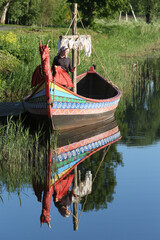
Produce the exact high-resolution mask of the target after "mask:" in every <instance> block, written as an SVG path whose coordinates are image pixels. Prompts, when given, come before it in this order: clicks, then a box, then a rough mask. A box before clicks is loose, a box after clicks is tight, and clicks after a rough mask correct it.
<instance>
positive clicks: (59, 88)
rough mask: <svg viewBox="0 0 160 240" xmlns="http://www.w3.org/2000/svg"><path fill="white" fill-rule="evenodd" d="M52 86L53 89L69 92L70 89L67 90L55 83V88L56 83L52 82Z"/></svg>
mask: <svg viewBox="0 0 160 240" xmlns="http://www.w3.org/2000/svg"><path fill="white" fill-rule="evenodd" d="M50 87H51V88H53V89H55V90H58V91H61V92H64V93H69V92H68V91H66V90H65V89H63V88H61V87H59V86H57V85H55V88H54V83H51V84H50ZM69 94H70V93H69Z"/></svg>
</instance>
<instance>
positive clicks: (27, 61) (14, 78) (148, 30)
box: [0, 21, 160, 101]
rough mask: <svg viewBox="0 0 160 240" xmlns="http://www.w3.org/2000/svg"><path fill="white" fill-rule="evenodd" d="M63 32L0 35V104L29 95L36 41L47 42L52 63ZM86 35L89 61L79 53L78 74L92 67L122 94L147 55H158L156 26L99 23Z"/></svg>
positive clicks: (35, 30) (159, 28)
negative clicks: (88, 44)
mask: <svg viewBox="0 0 160 240" xmlns="http://www.w3.org/2000/svg"><path fill="white" fill-rule="evenodd" d="M67 30H68V29H67V28H66V29H65V28H37V27H27V28H23V29H19V28H18V29H15V28H14V29H12V30H5V31H0V49H1V51H0V58H1V59H2V60H1V62H2V64H1V68H0V83H1V93H0V100H1V101H3V100H4V99H5V98H6V96H7V98H8V99H11V100H19V99H21V98H23V97H24V96H25V95H27V94H28V93H29V92H30V82H31V78H32V73H33V71H34V69H35V67H36V66H37V65H39V64H40V54H39V41H40V40H41V41H42V42H43V43H46V42H47V40H48V39H51V42H50V43H49V47H50V61H51V62H52V60H53V57H54V56H55V55H56V53H57V42H58V38H59V36H60V35H65V34H66V32H67ZM78 32H79V33H80V34H84V31H83V29H78ZM86 32H87V34H90V35H91V37H92V47H93V48H92V51H93V52H92V55H91V57H90V58H88V57H86V56H85V54H84V52H83V51H82V52H81V54H80V58H79V59H80V65H79V66H78V74H80V73H82V72H85V71H86V70H88V69H89V67H90V66H91V65H92V64H93V63H94V64H96V65H97V71H98V72H99V73H101V74H102V75H103V76H106V77H108V78H109V79H110V80H111V81H112V82H113V83H114V84H115V85H118V86H119V88H120V89H121V91H122V93H127V92H129V89H130V88H131V84H132V83H133V78H134V75H135V74H136V68H137V67H138V66H139V64H140V62H141V60H142V59H144V58H146V57H147V56H148V55H153V54H155V55H159V54H160V47H159V43H160V37H159V36H160V24H159V23H157V22H156V23H153V24H146V23H145V22H143V21H138V22H133V21H128V22H126V21H121V22H115V21H110V22H104V21H103V22H99V23H98V24H97V25H96V27H95V29H94V30H90V29H86ZM68 34H71V32H69V33H68ZM4 53H5V54H7V57H5V55H4ZM6 63H8V65H7V64H6ZM10 66H13V67H10ZM7 68H8V69H7ZM6 69H7V70H6ZM103 69H105V71H103ZM4 93H5V94H4Z"/></svg>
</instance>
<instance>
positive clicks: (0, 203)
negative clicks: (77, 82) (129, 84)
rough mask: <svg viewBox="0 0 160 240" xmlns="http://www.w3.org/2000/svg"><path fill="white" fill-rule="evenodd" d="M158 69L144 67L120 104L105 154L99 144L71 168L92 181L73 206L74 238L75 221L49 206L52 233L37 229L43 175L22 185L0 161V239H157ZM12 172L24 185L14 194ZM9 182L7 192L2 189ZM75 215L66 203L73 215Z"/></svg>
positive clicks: (153, 64)
mask: <svg viewBox="0 0 160 240" xmlns="http://www.w3.org/2000/svg"><path fill="white" fill-rule="evenodd" d="M159 64H160V59H156V60H155V59H148V60H146V61H145V63H143V64H142V66H141V68H140V72H141V74H139V75H137V79H136V81H137V84H136V87H135V88H134V90H133V95H132V96H130V97H129V98H128V99H126V100H124V99H123V98H122V100H121V101H122V102H123V103H125V108H124V106H123V104H120V106H119V108H118V111H117V113H116V121H117V124H118V126H117V124H116V123H114V126H110V127H109V128H107V129H103V130H102V132H106V134H108V132H109V133H110V134H111V136H110V137H109V138H108V137H107V139H106V141H110V142H108V143H107V144H106V145H107V146H108V147H106V148H103V146H105V143H103V146H102V142H103V140H102V142H98V143H97V144H99V145H98V146H96V149H97V150H99V151H96V153H95V154H90V156H89V158H86V159H85V161H83V162H82V163H81V164H79V165H78V167H77V169H78V170H80V172H81V181H82V182H83V180H84V179H85V174H86V172H90V173H91V174H92V182H93V185H92V192H91V193H89V194H87V197H86V196H84V197H81V201H80V202H79V203H78V210H77V211H78V218H79V223H78V226H77V228H78V230H77V231H74V223H73V222H74V220H75V218H74V216H73V215H72V214H71V215H70V217H63V216H61V214H60V213H59V211H58V209H57V207H56V206H55V203H54V202H53V198H52V199H51V201H50V202H49V203H47V204H48V206H50V215H51V221H50V224H51V229H50V228H49V227H48V225H47V224H46V223H44V224H43V226H42V227H40V215H41V213H42V209H43V207H44V205H43V207H42V201H43V199H44V195H45V189H46V188H45V187H46V182H47V181H46V178H47V177H48V174H49V170H48V169H47V170H46V172H45V171H44V169H41V168H40V167H39V166H38V164H36V163H34V171H33V166H32V167H30V173H31V174H29V179H28V175H27V174H28V173H26V172H25V169H23V173H20V172H19V171H20V170H19V171H17V172H16V171H13V169H12V171H11V169H10V168H12V167H11V166H10V167H6V165H5V164H4V163H3V161H2V162H1V166H0V169H1V170H0V177H1V182H0V213H1V214H0V239H2V240H9V239H17V240H20V239H26V240H27V239H28V240H32V239H34V240H35V239H39V240H41V239H59V240H61V239H104V238H105V239H109V240H119V239H120V240H128V239H129V240H132V239H133V240H143V239H145V240H151V239H152V240H159V239H160V227H159V226H160V187H159V185H160V157H159V155H160V72H159ZM138 71H139V70H138ZM139 79H141V82H140V81H139ZM124 109H125V110H124ZM115 128H119V130H120V134H121V137H122V138H121V139H119V136H120V135H119V133H117V134H116V135H114V136H112V133H113V129H115ZM89 132H90V133H91V131H89ZM98 134H99V133H98ZM95 135H96V134H95ZM106 136H108V135H106ZM88 137H89V136H87V138H88ZM112 142H113V144H111V143H112ZM88 147H89V145H88ZM101 148H102V149H101ZM100 149H101V150H100ZM90 150H91V149H90ZM87 151H89V150H87ZM85 156H86V155H85ZM28 164H30V163H28ZM5 171H8V173H6V172H5ZM14 172H16V174H20V176H21V178H22V179H21V182H20V185H19V186H18V185H16V184H17V183H16V181H14V179H13V181H12V178H14V177H15V176H14ZM44 179H45V180H44ZM8 182H13V185H12V184H11V185H9V186H8ZM84 195H86V194H84ZM48 199H49V198H48ZM46 201H49V200H46ZM73 207H74V206H73V203H72V204H71V207H69V210H70V211H71V212H72V213H73ZM74 214H75V213H74Z"/></svg>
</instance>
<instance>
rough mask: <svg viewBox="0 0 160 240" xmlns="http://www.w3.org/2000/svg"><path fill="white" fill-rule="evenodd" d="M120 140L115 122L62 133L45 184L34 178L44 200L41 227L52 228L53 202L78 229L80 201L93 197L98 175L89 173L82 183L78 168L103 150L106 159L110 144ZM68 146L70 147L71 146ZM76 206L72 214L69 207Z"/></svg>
mask: <svg viewBox="0 0 160 240" xmlns="http://www.w3.org/2000/svg"><path fill="white" fill-rule="evenodd" d="M120 138H121V135H120V131H119V128H118V126H117V123H116V121H115V119H111V120H110V121H108V122H103V123H98V124H94V125H91V126H87V127H83V128H78V129H76V130H73V131H70V132H62V133H61V132H60V133H59V136H58V141H57V144H58V146H59V147H57V148H55V149H52V148H49V151H48V156H47V168H46V177H45V182H44V183H43V184H42V183H41V181H40V182H37V180H36V179H35V178H33V188H34V191H35V194H36V196H37V199H38V201H41V196H42V193H43V199H42V212H41V216H40V222H41V226H42V225H43V223H47V224H48V226H49V227H51V223H50V221H51V216H50V210H51V201H52V198H53V202H54V204H55V206H56V208H57V209H58V211H59V213H60V214H61V215H62V216H63V217H69V216H70V215H72V217H73V222H74V230H77V229H78V221H79V220H78V214H77V206H78V202H80V200H81V199H82V198H83V197H84V196H88V194H91V191H92V184H93V181H94V179H95V176H92V173H91V171H86V173H85V177H84V180H83V181H81V174H80V171H78V172H77V166H78V165H79V164H80V163H82V162H83V161H84V160H85V159H87V158H89V157H90V156H91V155H92V154H94V153H96V152H98V151H100V150H101V149H103V148H104V154H103V157H102V159H99V163H100V165H101V163H102V162H103V159H104V157H105V155H106V153H107V151H108V148H109V146H110V145H111V144H113V143H114V142H116V141H118V140H119V139H120ZM68 143H69V144H68ZM71 203H73V212H71V211H70V210H69V206H70V205H71Z"/></svg>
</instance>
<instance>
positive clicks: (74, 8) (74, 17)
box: [72, 3, 77, 93]
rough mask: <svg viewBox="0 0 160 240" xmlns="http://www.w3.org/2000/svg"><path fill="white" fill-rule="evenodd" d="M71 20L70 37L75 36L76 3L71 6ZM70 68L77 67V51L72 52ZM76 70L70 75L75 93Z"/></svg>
mask: <svg viewBox="0 0 160 240" xmlns="http://www.w3.org/2000/svg"><path fill="white" fill-rule="evenodd" d="M72 19H74V20H73V24H72V35H77V3H73V4H72ZM72 66H73V67H76V66H77V50H74V49H73V50H72ZM76 79H77V68H76V69H75V71H74V72H73V73H72V80H73V85H74V89H73V90H74V92H75V93H77V82H76Z"/></svg>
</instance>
